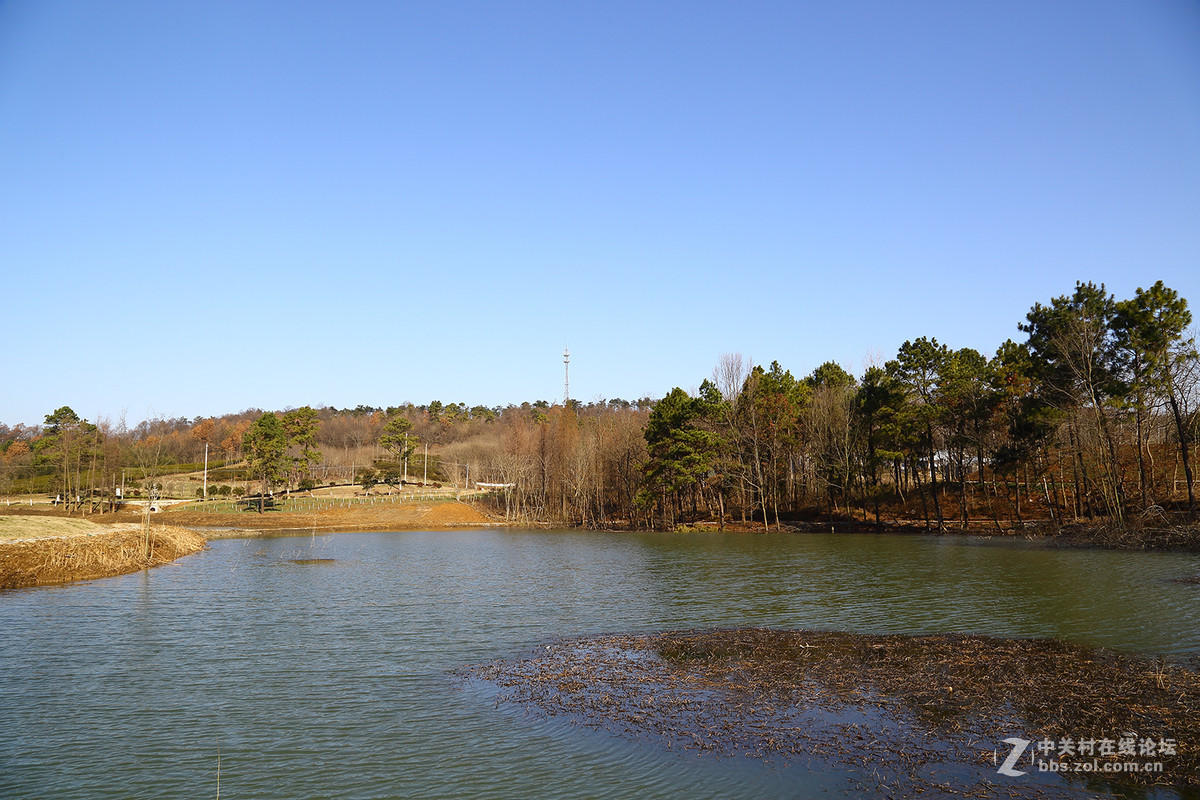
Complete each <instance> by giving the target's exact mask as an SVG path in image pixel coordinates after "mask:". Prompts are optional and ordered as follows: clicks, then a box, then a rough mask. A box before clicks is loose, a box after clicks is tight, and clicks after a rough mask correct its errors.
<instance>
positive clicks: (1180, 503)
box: [0, 281, 1200, 548]
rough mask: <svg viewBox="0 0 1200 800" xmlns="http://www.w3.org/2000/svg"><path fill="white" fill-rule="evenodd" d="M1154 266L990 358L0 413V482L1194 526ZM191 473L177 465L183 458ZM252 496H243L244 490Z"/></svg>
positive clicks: (668, 520)
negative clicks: (487, 394) (90, 414)
mask: <svg viewBox="0 0 1200 800" xmlns="http://www.w3.org/2000/svg"><path fill="white" fill-rule="evenodd" d="M1191 322H1192V317H1191V312H1190V311H1189V310H1188V306H1187V301H1186V300H1185V299H1184V298H1182V297H1180V296H1179V295H1178V294H1177V292H1175V291H1174V290H1172V289H1170V288H1168V287H1166V286H1164V285H1163V283H1162V282H1161V281H1160V282H1158V283H1155V284H1154V285H1153V286H1151V287H1150V288H1148V289H1141V288H1139V289H1138V290H1137V291H1136V293H1135V295H1134V296H1133V297H1131V298H1128V299H1120V300H1119V299H1117V298H1115V297H1114V296H1113V295H1111V294H1110V293H1108V292H1107V291H1106V290H1105V287H1104V286H1103V285H1102V284H1101V285H1095V284H1093V283H1082V282H1081V283H1078V284H1077V285H1076V286H1075V289H1074V291H1073V292H1072V293H1070V294H1065V295H1062V296H1059V297H1055V298H1053V299H1051V300H1050V301H1049V302H1048V303H1046V304H1042V303H1036V304H1034V305H1033V307H1032V308H1031V309H1030V311H1029V312H1028V314H1027V315H1026V317H1025V320H1024V321H1023V322H1021V323H1020V324H1019V325H1018V326H1017V327H1018V329H1019V331H1020V332H1021V333H1022V334H1024V337H1023V341H1014V340H1009V341H1006V342H1004V343H1002V344H1000V345H999V347H998V348H997V350H996V351H995V353H994V354H993V355H992V356H990V357H988V356H985V355H983V354H981V353H979V352H977V351H975V350H973V349H970V348H962V349H958V350H955V349H952V348H951V347H949V346H948V345H947V344H944V343H942V342H939V341H938V340H937V339H935V338H932V337H925V336H923V337H920V338H916V339H911V340H909V341H906V342H905V343H904V344H903V345H901V347H900V348H899V350H898V352H897V353H896V354H895V356H894V357H893V358H891V359H890V360H887V361H886V362H884V363H878V364H874V365H870V366H867V367H866V369H865V370H864V371H863V372H862V374H861V375H857V376H855V375H852V374H851V373H850V372H848V371H847V370H845V369H844V368H842V367H841V366H839V365H838V364H836V363H834V362H832V361H827V362H825V363H823V364H821V365H820V366H818V367H817V368H815V369H814V370H812V372H811V373H809V374H808V375H806V376H804V377H795V376H794V375H793V374H792V373H791V372H790V371H789V370H788V369H786V368H785V367H784V366H782V365H780V364H779V363H778V362H772V363H771V364H770V365H769V366H765V367H764V366H761V365H759V364H755V363H754V362H753V361H751V360H750V359H748V358H746V357H743V356H742V355H740V354H725V355H722V356H721V357H720V358H719V360H718V362H717V364H716V366H715V368H714V369H713V372H712V374H711V375H710V376H708V377H707V378H706V379H704V380H702V381H701V383H700V384H699V387H698V388H697V389H694V390H692V391H685V390H684V389H681V388H676V389H673V390H672V391H670V392H669V393H667V394H666V395H665V396H664V397H661V398H657V399H655V398H640V399H637V400H632V401H628V400H620V399H617V400H607V401H597V402H589V403H582V402H579V401H577V400H574V399H570V400H565V401H564V402H555V403H551V402H546V401H538V402H532V403H531V402H526V403H522V404H520V405H509V406H506V407H484V406H473V407H470V406H467V405H466V404H463V403H442V402H438V401H434V402H430V403H428V404H426V405H411V404H405V405H398V406H393V407H387V408H376V407H368V406H359V407H357V408H353V409H336V408H311V407H308V406H305V407H302V408H295V409H287V410H283V411H267V412H263V411H262V410H258V409H252V410H247V411H242V412H240V413H236V414H226V415H224V416H219V417H205V418H197V419H186V418H178V419H165V418H158V419H151V420H146V421H143V422H141V423H139V424H137V425H136V426H132V427H130V426H127V425H126V424H125V423H124V421H123V420H119V421H114V420H111V419H98V420H96V421H94V422H90V421H87V420H84V419H82V418H80V417H79V416H78V415H77V414H76V413H75V412H74V411H73V410H72V409H71V408H70V407H68V406H63V407H62V408H59V409H57V410H56V411H54V412H52V413H50V414H48V415H47V416H46V418H45V422H44V424H43V425H40V426H25V425H20V424H17V425H12V426H8V425H3V424H0V455H2V469H0V495H2V496H6V497H8V498H10V502H11V501H12V498H18V497H26V496H40V497H43V498H44V497H50V498H54V499H55V500H56V501H61V505H60V506H58V507H59V509H60V511H64V512H66V513H69V514H76V515H84V516H88V515H103V514H106V513H108V512H110V511H112V510H114V509H115V508H117V507H118V506H119V505H120V504H121V503H122V502H128V501H131V500H133V499H135V498H142V499H144V500H150V499H154V498H158V497H163V496H167V495H171V494H174V495H176V496H178V495H179V494H180V491H179V488H178V484H176V485H174V486H171V485H170V482H169V481H167V480H166V478H167V476H171V475H181V474H185V473H198V472H199V471H200V470H201V469H203V470H204V478H203V481H202V482H200V483H197V485H195V486H194V487H191V486H189V488H191V489H192V491H191V493H190V495H189V496H193V497H196V498H197V499H200V498H203V499H211V498H218V499H220V498H224V499H228V500H229V501H230V502H231V503H236V502H238V501H240V502H242V503H243V504H244V506H245V510H246V511H247V513H251V512H254V511H259V512H263V511H265V510H268V509H269V504H268V503H267V502H266V498H269V497H271V496H272V495H273V494H274V493H278V492H289V493H291V492H306V491H312V490H314V489H317V488H318V487H322V486H327V485H330V484H341V485H345V484H350V483H354V484H357V485H359V486H361V487H362V491H364V492H371V491H376V492H378V491H379V490H381V489H386V488H387V487H389V486H399V485H401V484H419V485H424V486H430V485H432V484H454V485H455V486H458V487H461V488H463V489H466V488H471V489H472V490H482V491H484V492H485V493H486V494H485V496H484V498H483V500H481V501H480V502H483V503H485V504H486V507H487V508H488V509H489V510H490V511H491V512H492V513H493V514H495V515H496V517H497V518H499V517H501V516H502V517H503V518H504V519H505V520H507V521H510V522H516V523H524V524H556V525H572V526H583V527H589V528H614V529H622V528H623V529H677V528H680V527H687V526H698V525H700V526H710V527H722V528H724V527H728V526H733V527H737V528H743V529H747V530H762V531H775V530H788V529H801V530H803V529H817V530H826V531H828V530H830V529H831V528H833V529H835V530H871V529H889V528H899V529H910V530H911V529H919V530H929V531H948V530H973V531H976V532H981V531H997V532H999V531H1008V532H1011V531H1026V530H1030V529H1031V528H1033V529H1037V530H1038V531H1040V532H1041V533H1047V534H1052V535H1068V536H1074V537H1075V538H1082V539H1083V540H1086V541H1090V542H1094V543H1098V544H1108V545H1116V546H1135V547H1193V548H1194V547H1197V546H1200V529H1198V528H1197V526H1196V516H1195V511H1196V505H1195V488H1194V477H1193V466H1192V463H1191V462H1192V450H1193V448H1194V444H1195V442H1196V440H1197V434H1198V433H1200V411H1198V409H1200V391H1198V387H1200V357H1198V355H1197V350H1196V345H1195V336H1194V334H1193V333H1192V332H1190V330H1189V327H1190V325H1191ZM192 480H193V482H195V481H196V479H194V478H193V479H192ZM255 497H257V498H258V502H257V504H256V503H255V502H254V500H253V498H255Z"/></svg>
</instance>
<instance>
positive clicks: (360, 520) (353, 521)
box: [157, 500, 504, 538]
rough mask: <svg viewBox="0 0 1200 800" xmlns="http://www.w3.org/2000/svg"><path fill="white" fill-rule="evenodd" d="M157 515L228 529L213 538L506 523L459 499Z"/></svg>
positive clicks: (177, 510)
mask: <svg viewBox="0 0 1200 800" xmlns="http://www.w3.org/2000/svg"><path fill="white" fill-rule="evenodd" d="M157 518H158V519H160V520H162V521H163V522H167V523H170V524H172V525H181V526H184V527H194V528H210V529H228V533H227V534H225V533H224V532H223V531H222V532H218V531H216V530H213V531H206V532H205V533H206V535H208V536H209V538H219V537H220V536H222V535H230V536H244V535H245V534H246V533H247V532H251V533H254V532H269V531H285V530H287V531H290V530H301V531H310V530H316V531H338V530H344V531H395V530H427V529H430V528H433V529H438V528H455V527H469V526H475V525H503V524H504V523H503V521H502V520H497V519H493V518H492V517H489V516H488V515H486V514H484V513H482V512H481V511H479V510H477V509H476V508H475V507H474V506H472V505H469V504H467V503H462V502H458V501H453V500H451V501H447V502H442V503H395V504H393V503H380V504H379V505H360V504H355V505H350V506H346V507H336V508H322V509H318V510H313V511H266V512H264V513H262V514H259V513H258V512H256V511H241V512H238V513H236V514H206V513H201V512H197V511H194V510H190V509H189V508H188V507H187V506H181V507H179V508H172V509H167V510H166V511H164V512H162V513H161V514H160V515H159V516H158V517H157Z"/></svg>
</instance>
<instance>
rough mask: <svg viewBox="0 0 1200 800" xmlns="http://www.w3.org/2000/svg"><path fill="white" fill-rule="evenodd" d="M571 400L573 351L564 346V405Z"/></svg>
mask: <svg viewBox="0 0 1200 800" xmlns="http://www.w3.org/2000/svg"><path fill="white" fill-rule="evenodd" d="M570 402H571V351H570V350H568V349H567V348H565V347H564V348H563V405H564V406H565V405H567V404H569V403H570Z"/></svg>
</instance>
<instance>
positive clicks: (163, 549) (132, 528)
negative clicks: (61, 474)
mask: <svg viewBox="0 0 1200 800" xmlns="http://www.w3.org/2000/svg"><path fill="white" fill-rule="evenodd" d="M0 519H9V518H0ZM26 519H29V520H38V521H43V520H45V519H46V518H44V517H29V518H26ZM55 521H57V522H80V521H81V520H55ZM86 524H87V525H89V526H90V527H91V528H92V529H94V530H93V531H91V532H89V531H87V530H86V529H81V528H79V527H78V526H74V528H75V530H74V532H70V528H71V527H72V526H63V527H62V528H61V530H63V531H67V532H66V533H60V534H58V535H53V534H51V535H46V534H43V535H42V536H41V537H39V538H13V537H10V538H7V539H6V540H4V541H0V590H4V589H17V588H21V587H25V586H43V585H45V584H50V583H65V582H67V581H78V580H91V579H94V578H104V577H108V576H110V575H123V574H125V573H128V572H137V571H138V570H142V569H146V568H148V567H153V566H156V565H158V564H166V563H167V562H170V561H174V560H175V559H177V558H179V557H181V556H186V555H190V554H192V553H195V552H198V551H200V550H203V549H204V546H205V539H204V537H203V536H201V535H200V534H199V533H196V532H195V531H190V530H187V529H185V528H176V527H173V526H168V525H154V526H152V527H151V529H150V541H149V544H150V548H149V553H147V551H146V534H145V530H144V529H143V528H142V527H141V526H140V525H129V524H123V525H111V526H101V525H92V524H91V523H86ZM52 529H53V528H51V527H43V528H40V529H39V530H42V531H43V532H44V531H46V530H52Z"/></svg>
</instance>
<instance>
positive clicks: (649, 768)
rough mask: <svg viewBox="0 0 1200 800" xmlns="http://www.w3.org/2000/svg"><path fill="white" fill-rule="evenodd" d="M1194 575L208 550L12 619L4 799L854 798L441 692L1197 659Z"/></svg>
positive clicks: (1083, 564)
mask: <svg viewBox="0 0 1200 800" xmlns="http://www.w3.org/2000/svg"><path fill="white" fill-rule="evenodd" d="M318 559H319V560H318ZM329 559H332V560H329ZM306 560H307V561H310V562H311V563H295V562H296V561H306ZM1197 574H1200V555H1197V554H1168V553H1128V552H1111V551H1091V550H1068V549H1052V548H1045V547H1042V546H1037V545H1033V544H1027V543H1019V542H1010V541H1000V540H983V539H972V538H963V537H956V536H945V537H906V536H876V535H867V534H861V535H858V534H856V535H813V534H808V535H789V534H772V535H769V536H764V535H758V534H717V533H712V534H703V533H702V534H650V533H638V534H624V533H591V532H577V531H536V532H535V531H515V530H510V529H474V530H463V531H439V532H400V533H339V534H336V535H333V536H320V535H318V536H316V537H312V536H298V537H279V538H266V539H227V540H219V541H214V542H212V543H211V546H210V548H209V549H208V550H207V551H205V552H203V553H200V554H197V555H194V556H189V557H187V558H184V559H182V560H180V561H178V562H176V563H174V564H172V565H169V566H165V567H159V568H156V569H153V570H150V571H147V572H142V573H137V574H133V575H126V576H122V577H116V578H106V579H103V580H97V581H91V582H86V583H79V584H73V585H67V586H60V587H47V588H39V589H28V590H21V591H16V592H10V593H7V594H0V797H4V798H9V799H10V800H12V799H13V798H45V797H55V798H59V799H60V800H61V799H64V798H81V799H83V798H87V799H88V800H91V799H94V798H127V797H139V798H178V797H188V798H200V797H214V798H215V797H216V796H217V787H218V780H217V773H218V766H219V769H220V795H221V796H222V797H227V798H249V797H253V798H364V799H365V798H399V797H408V798H446V797H473V798H527V797H562V798H586V797H606V798H623V797H628V798H652V797H662V798H679V797H689V798H735V797H745V798H764V797H814V796H825V795H828V796H841V795H840V791H841V790H842V789H844V788H845V786H846V784H845V780H846V776H843V775H839V774H836V773H834V772H818V773H815V774H814V773H813V772H811V771H809V770H808V769H805V768H803V767H801V766H797V765H793V766H790V767H787V766H781V765H764V764H761V763H758V762H754V761H749V760H742V759H717V758H714V757H703V756H697V755H695V754H691V753H678V752H673V751H670V750H666V749H664V748H661V747H656V746H651V745H648V744H644V743H643V744H640V745H639V744H637V743H633V742H630V741H628V740H625V739H621V738H617V737H615V736H611V735H609V734H606V733H603V732H596V731H592V730H589V729H586V728H582V727H578V726H573V725H571V724H569V723H568V722H566V721H563V720H560V719H553V718H552V719H548V720H547V719H539V718H535V717H531V716H527V715H524V714H522V713H520V712H518V711H515V710H512V709H507V708H505V707H501V708H499V709H497V708H495V707H494V704H493V703H492V702H490V700H489V699H488V697H487V695H486V693H484V692H481V691H479V690H478V689H476V688H472V687H470V686H468V687H466V688H464V687H463V686H462V684H461V682H460V681H459V680H457V679H456V678H455V677H454V676H453V675H452V674H451V671H453V670H455V669H457V668H460V667H463V666H466V665H470V664H475V663H479V662H483V661H488V660H491V659H494V658H499V657H505V656H513V655H517V654H520V653H522V652H524V651H527V650H529V649H530V648H533V647H537V646H540V645H541V644H543V643H545V642H549V641H553V640H554V639H556V638H558V637H573V636H579V635H587V634H597V633H611V632H625V631H652V630H663V629H679V628H708V627H731V626H745V625H754V626H772V627H787V628H821V629H829V630H845V631H856V632H864V633H937V632H969V633H979V634H989V635H994V636H1020V637H1034V636H1037V637H1040V636H1053V637H1058V638H1061V639H1064V640H1067V641H1071V642H1076V643H1081V644H1088V645H1104V646H1108V647H1113V648H1117V649H1122V650H1129V651H1137V652H1142V653H1153V654H1162V655H1166V656H1169V657H1178V658H1187V657H1190V656H1193V655H1195V654H1197V653H1200V586H1195V585H1186V584H1181V583H1176V582H1173V581H1172V580H1171V579H1173V578H1178V577H1183V576H1188V575H1197ZM997 734H998V739H999V738H1003V737H1004V736H1007V735H1011V732H1001V731H998V732H997ZM851 777H853V776H851Z"/></svg>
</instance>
